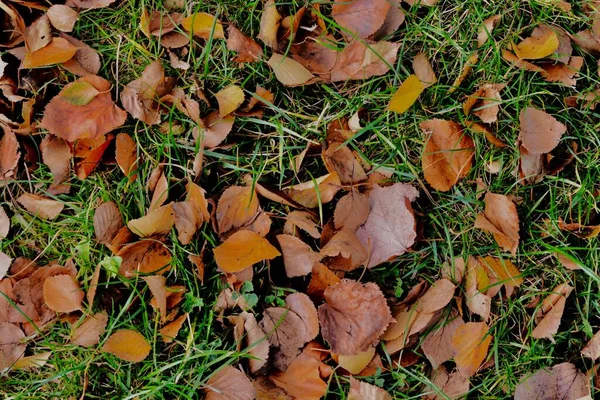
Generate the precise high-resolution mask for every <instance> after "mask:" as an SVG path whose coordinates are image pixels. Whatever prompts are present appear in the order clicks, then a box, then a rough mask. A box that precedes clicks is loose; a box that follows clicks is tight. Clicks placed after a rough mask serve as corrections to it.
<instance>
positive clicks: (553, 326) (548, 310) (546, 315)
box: [531, 285, 573, 343]
mask: <svg viewBox="0 0 600 400" xmlns="http://www.w3.org/2000/svg"><path fill="white" fill-rule="evenodd" d="M572 290H573V288H572V287H570V286H569V285H559V286H557V287H556V288H554V289H553V290H552V292H553V293H551V294H549V295H548V296H546V298H545V299H544V302H543V303H542V308H541V309H540V311H538V314H537V315H536V319H537V320H539V322H538V324H537V326H536V327H535V329H534V330H533V331H532V332H531V336H533V337H534V338H536V339H549V340H550V341H551V342H552V343H554V338H553V336H554V335H555V334H556V333H557V332H558V328H559V327H560V321H561V319H562V316H563V312H564V311H565V303H566V302H567V297H569V294H571V291H572ZM540 318H541V319H540Z"/></svg>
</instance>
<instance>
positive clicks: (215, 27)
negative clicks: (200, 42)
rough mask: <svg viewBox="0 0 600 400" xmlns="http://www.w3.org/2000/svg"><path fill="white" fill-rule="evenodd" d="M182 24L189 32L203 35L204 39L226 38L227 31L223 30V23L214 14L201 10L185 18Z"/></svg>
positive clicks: (199, 35)
mask: <svg viewBox="0 0 600 400" xmlns="http://www.w3.org/2000/svg"><path fill="white" fill-rule="evenodd" d="M181 26H182V27H183V29H185V30H186V31H188V32H191V33H192V34H193V35H194V36H198V37H201V38H202V39H205V40H209V39H210V38H212V39H224V38H225V33H224V32H223V25H221V22H220V21H219V20H218V19H217V18H215V17H214V16H213V15H210V14H207V13H204V12H199V13H195V14H192V15H190V16H189V17H186V18H184V19H183V20H182V21H181Z"/></svg>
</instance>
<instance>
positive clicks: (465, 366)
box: [452, 322, 492, 377]
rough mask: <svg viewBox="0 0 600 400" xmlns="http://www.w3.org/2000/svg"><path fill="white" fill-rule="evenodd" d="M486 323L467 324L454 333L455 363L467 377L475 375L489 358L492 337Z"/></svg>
mask: <svg viewBox="0 0 600 400" xmlns="http://www.w3.org/2000/svg"><path fill="white" fill-rule="evenodd" d="M488 330H489V328H488V326H487V325H486V324H485V322H467V323H466V324H464V325H462V326H459V327H458V328H456V330H455V331H454V336H453V337H452V345H453V346H454V354H455V356H454V362H456V367H457V368H458V370H459V371H460V373H461V374H462V375H463V376H465V377H471V376H473V375H475V373H476V372H477V370H478V369H479V367H480V366H481V364H482V363H483V361H485V359H486V358H487V354H488V348H489V346H490V343H491V342H492V335H489V334H488Z"/></svg>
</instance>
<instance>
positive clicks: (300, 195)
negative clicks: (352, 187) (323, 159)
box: [288, 172, 341, 208]
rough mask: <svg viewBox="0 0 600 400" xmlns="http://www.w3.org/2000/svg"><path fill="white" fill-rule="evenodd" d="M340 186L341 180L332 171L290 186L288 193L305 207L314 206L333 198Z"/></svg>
mask: <svg viewBox="0 0 600 400" xmlns="http://www.w3.org/2000/svg"><path fill="white" fill-rule="evenodd" d="M340 187H341V182H340V178H339V176H338V174H337V173H336V172H332V173H330V174H327V175H324V176H321V177H319V178H316V179H315V180H313V181H308V182H304V183H300V184H298V185H295V186H292V187H291V188H290V189H289V192H288V194H289V196H290V197H291V198H292V200H294V201H295V202H296V203H299V204H301V205H303V206H304V207H306V208H315V207H318V206H319V204H326V203H329V202H330V201H331V200H333V197H334V196H335V195H336V193H337V192H338V191H339V190H340ZM317 188H318V190H317Z"/></svg>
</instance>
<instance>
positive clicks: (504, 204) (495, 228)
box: [475, 192, 519, 254]
mask: <svg viewBox="0 0 600 400" xmlns="http://www.w3.org/2000/svg"><path fill="white" fill-rule="evenodd" d="M483 201H484V202H485V212H484V213H482V214H478V215H477V218H476V219H475V228H478V229H483V230H485V231H488V232H490V233H492V234H493V235H494V239H495V240H496V243H498V246H500V248H502V249H504V250H506V251H510V252H511V253H512V254H516V253H517V247H518V246H519V215H518V214H517V207H516V206H515V204H514V203H513V202H512V201H510V199H509V198H508V197H507V196H504V195H502V194H495V193H490V192H488V193H486V195H485V197H484V199H483Z"/></svg>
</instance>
